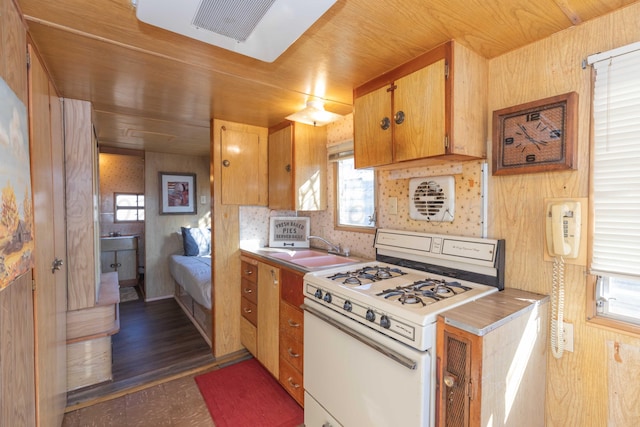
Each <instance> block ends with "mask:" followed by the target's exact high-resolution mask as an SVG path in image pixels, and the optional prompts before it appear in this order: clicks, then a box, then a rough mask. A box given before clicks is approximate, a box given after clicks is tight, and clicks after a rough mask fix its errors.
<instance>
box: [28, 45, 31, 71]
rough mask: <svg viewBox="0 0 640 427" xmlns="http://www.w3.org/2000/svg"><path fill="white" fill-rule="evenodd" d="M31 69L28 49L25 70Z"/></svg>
mask: <svg viewBox="0 0 640 427" xmlns="http://www.w3.org/2000/svg"><path fill="white" fill-rule="evenodd" d="M30 68H31V54H30V53H29V49H27V70H28V69H30Z"/></svg>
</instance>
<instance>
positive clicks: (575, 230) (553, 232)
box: [546, 200, 582, 359]
mask: <svg viewBox="0 0 640 427" xmlns="http://www.w3.org/2000/svg"><path fill="white" fill-rule="evenodd" d="M546 215H547V218H546V238H547V251H548V252H549V255H550V256H552V257H555V258H554V262H553V287H552V294H551V353H552V354H553V356H554V357H555V358H556V359H559V358H561V357H562V354H563V353H564V336H563V329H564V258H568V259H574V258H577V257H578V253H579V251H580V229H581V227H582V224H581V203H580V202H578V201H574V200H562V201H554V202H550V203H548V204H547V210H546Z"/></svg>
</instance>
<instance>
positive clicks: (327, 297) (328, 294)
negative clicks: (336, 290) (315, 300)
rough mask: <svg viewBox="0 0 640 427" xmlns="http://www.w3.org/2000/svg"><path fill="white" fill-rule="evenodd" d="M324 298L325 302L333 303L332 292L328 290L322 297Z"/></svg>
mask: <svg viewBox="0 0 640 427" xmlns="http://www.w3.org/2000/svg"><path fill="white" fill-rule="evenodd" d="M322 299H323V300H324V302H326V303H328V304H331V300H332V299H333V298H332V297H331V294H330V293H329V292H327V293H326V294H324V298H322Z"/></svg>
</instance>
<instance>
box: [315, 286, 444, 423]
mask: <svg viewBox="0 0 640 427" xmlns="http://www.w3.org/2000/svg"><path fill="white" fill-rule="evenodd" d="M304 308H305V311H304V385H305V418H304V422H305V426H307V427H321V426H334V427H335V426H336V425H341V426H345V427H350V426H358V427H359V426H365V425H366V426H404V427H410V426H420V427H427V426H430V425H432V421H431V420H432V418H433V417H432V415H431V411H430V405H431V402H430V401H431V398H430V396H431V389H432V387H431V385H432V384H431V382H432V375H431V367H432V366H431V355H430V354H429V352H428V351H418V350H416V349H413V348H411V347H409V346H406V345H405V344H402V343H400V342H398V341H396V340H394V339H392V338H389V337H387V336H386V335H383V334H381V333H379V332H377V331H375V330H373V329H371V328H369V327H367V326H364V325H361V324H360V323H358V322H356V321H354V320H352V319H349V318H347V317H346V316H343V315H342V314H340V313H337V312H334V311H333V310H330V309H328V308H325V307H323V306H321V305H319V304H317V303H315V302H314V301H313V300H311V299H305V305H304ZM336 422H337V423H339V424H335V423H336Z"/></svg>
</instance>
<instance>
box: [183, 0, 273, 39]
mask: <svg viewBox="0 0 640 427" xmlns="http://www.w3.org/2000/svg"><path fill="white" fill-rule="evenodd" d="M274 2H275V0H252V1H237V0H202V1H201V2H200V6H198V10H197V11H196V15H195V16H194V17H193V20H192V21H191V25H193V26H194V27H196V28H200V29H204V30H208V31H211V32H213V33H217V34H222V35H223V36H227V37H231V38H232V39H234V40H237V41H239V42H243V41H245V40H247V38H248V37H249V36H250V35H251V33H253V30H255V28H256V26H257V25H258V23H259V22H260V20H261V19H262V18H263V17H264V15H265V14H266V13H267V11H268V10H269V8H271V6H272V5H273V3H274Z"/></svg>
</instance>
